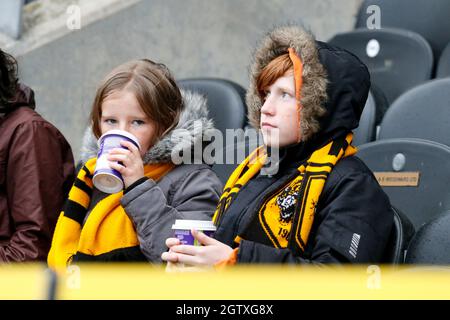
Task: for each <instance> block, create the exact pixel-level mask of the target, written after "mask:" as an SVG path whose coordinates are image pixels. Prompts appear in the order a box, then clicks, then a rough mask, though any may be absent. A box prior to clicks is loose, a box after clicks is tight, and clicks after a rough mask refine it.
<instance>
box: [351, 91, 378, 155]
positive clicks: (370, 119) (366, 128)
mask: <svg viewBox="0 0 450 320" xmlns="http://www.w3.org/2000/svg"><path fill="white" fill-rule="evenodd" d="M376 108H377V106H376V104H375V99H374V98H373V95H372V93H371V92H369V95H368V97H367V101H366V104H365V106H364V110H363V112H362V114H361V119H360V120H359V126H358V128H356V129H355V130H353V145H355V146H359V145H360V144H364V143H367V142H371V141H373V140H375V134H376Z"/></svg>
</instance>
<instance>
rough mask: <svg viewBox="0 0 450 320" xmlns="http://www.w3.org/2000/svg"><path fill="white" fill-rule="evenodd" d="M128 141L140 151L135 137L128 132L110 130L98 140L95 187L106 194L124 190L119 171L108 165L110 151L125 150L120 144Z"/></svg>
mask: <svg viewBox="0 0 450 320" xmlns="http://www.w3.org/2000/svg"><path fill="white" fill-rule="evenodd" d="M123 140H126V141H129V142H131V143H133V144H134V145H135V146H136V147H138V148H139V149H140V145H139V142H138V140H137V138H136V137H135V136H133V135H132V134H131V133H129V132H127V131H122V130H110V131H108V132H106V133H105V134H103V135H102V136H101V137H100V138H99V139H98V154H97V163H96V165H95V171H94V178H93V180H92V181H93V183H94V186H95V187H96V188H97V189H98V190H100V191H102V192H105V193H117V192H119V191H121V190H123V187H124V183H123V178H122V175H121V174H120V172H119V171H117V170H114V169H112V168H111V167H110V166H109V164H108V159H107V158H108V153H109V150H111V149H114V148H123V149H126V148H125V147H123V146H122V145H121V144H120V142H121V141H123Z"/></svg>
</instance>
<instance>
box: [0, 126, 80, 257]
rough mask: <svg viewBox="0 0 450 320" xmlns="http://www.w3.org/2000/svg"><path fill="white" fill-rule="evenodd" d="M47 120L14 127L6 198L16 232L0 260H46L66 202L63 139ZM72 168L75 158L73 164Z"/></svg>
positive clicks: (65, 164)
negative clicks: (59, 137)
mask: <svg viewBox="0 0 450 320" xmlns="http://www.w3.org/2000/svg"><path fill="white" fill-rule="evenodd" d="M57 134H58V133H57V132H56V131H55V129H54V127H53V126H51V125H50V124H48V123H46V122H44V121H32V122H27V123H24V124H21V125H20V126H19V127H17V129H16V130H15V133H14V135H13V137H12V141H11V144H10V150H11V152H10V155H9V158H8V163H7V174H6V183H7V199H8V208H9V212H10V215H11V219H12V220H13V221H14V222H13V223H14V227H15V230H14V233H13V234H12V237H11V239H10V240H9V242H8V243H7V244H6V245H1V246H0V262H19V261H32V260H45V258H46V256H47V253H48V250H49V248H50V242H51V238H52V233H53V229H54V226H55V223H56V220H57V217H58V214H59V212H60V210H61V207H62V203H63V200H64V199H63V197H64V194H63V193H64V192H63V189H64V188H63V186H64V172H67V171H68V168H67V166H69V165H70V164H68V163H65V161H66V160H67V159H63V155H62V153H63V152H62V151H61V145H60V141H59V140H58V137H57ZM71 169H72V171H73V160H72V167H71Z"/></svg>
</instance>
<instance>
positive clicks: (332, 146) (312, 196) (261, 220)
mask: <svg viewBox="0 0 450 320" xmlns="http://www.w3.org/2000/svg"><path fill="white" fill-rule="evenodd" d="M352 138H353V134H352V133H349V134H348V135H347V136H344V137H342V138H338V139H336V140H334V141H331V142H330V143H328V144H327V145H325V146H324V147H322V148H320V149H318V150H316V151H314V152H313V153H312V154H311V156H310V157H309V159H308V160H307V161H306V162H304V164H302V165H300V166H299V167H298V168H297V171H298V174H297V175H296V177H295V178H294V179H291V180H290V181H287V182H286V184H283V185H282V187H281V188H279V189H277V190H275V191H273V192H272V193H271V194H270V195H268V196H267V197H265V199H266V200H264V202H263V204H262V205H261V206H259V208H258V209H257V210H258V212H257V215H258V216H257V217H254V219H253V220H252V221H253V222H252V223H255V221H256V222H257V223H258V224H259V225H260V227H261V228H260V229H262V230H264V234H265V237H266V238H268V239H269V242H270V243H271V244H272V245H273V246H274V247H275V248H290V249H291V250H293V251H294V252H297V253H299V254H301V253H302V252H304V250H305V246H306V243H307V241H308V237H309V234H310V231H311V227H312V224H313V221H314V214H315V209H316V205H317V203H318V201H319V197H320V194H321V193H322V190H323V187H324V185H325V182H326V180H327V178H328V176H329V174H330V172H331V170H333V168H334V166H335V165H336V163H337V162H338V161H339V159H341V158H344V157H348V156H351V155H353V154H355V153H356V148H355V147H353V146H352V145H351V142H352ZM266 158H267V155H266V152H265V148H264V147H259V148H258V149H256V150H255V151H254V152H253V153H252V154H251V155H250V156H249V157H247V158H246V159H245V160H244V161H243V162H242V163H241V164H240V165H239V166H238V167H237V168H236V170H235V171H234V172H233V173H232V174H231V176H230V178H229V179H228V181H227V183H226V185H225V187H224V191H223V194H222V196H221V198H220V201H219V205H218V207H217V210H216V212H215V214H214V217H213V220H214V223H215V224H216V225H218V226H219V225H220V224H221V221H222V219H223V217H224V215H226V214H227V209H228V207H229V206H230V204H231V203H232V201H233V199H235V198H236V196H237V194H238V193H239V191H240V190H241V188H242V187H243V186H244V185H245V184H246V183H247V182H248V181H250V179H252V178H253V177H254V176H255V175H256V174H258V173H259V172H260V170H261V169H262V167H263V165H264V163H265V161H266ZM261 192H262V193H263V192H264V190H262V191H261ZM293 203H294V204H293ZM292 204H293V205H292ZM241 239H245V235H242V234H238V235H237V236H236V237H235V238H234V242H235V243H237V244H238V243H239V242H240V240H241ZM249 240H255V239H249Z"/></svg>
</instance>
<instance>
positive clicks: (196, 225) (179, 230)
mask: <svg viewBox="0 0 450 320" xmlns="http://www.w3.org/2000/svg"><path fill="white" fill-rule="evenodd" d="M191 229H195V230H198V231H201V232H203V233H204V234H206V235H207V236H208V237H211V236H212V235H213V234H214V232H215V231H216V226H215V225H214V223H213V222H212V221H209V220H175V224H173V225H172V230H174V235H175V238H177V239H179V240H180V242H181V244H188V245H194V246H199V245H200V244H199V243H198V241H197V240H195V239H194V236H193V235H192V233H191Z"/></svg>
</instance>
